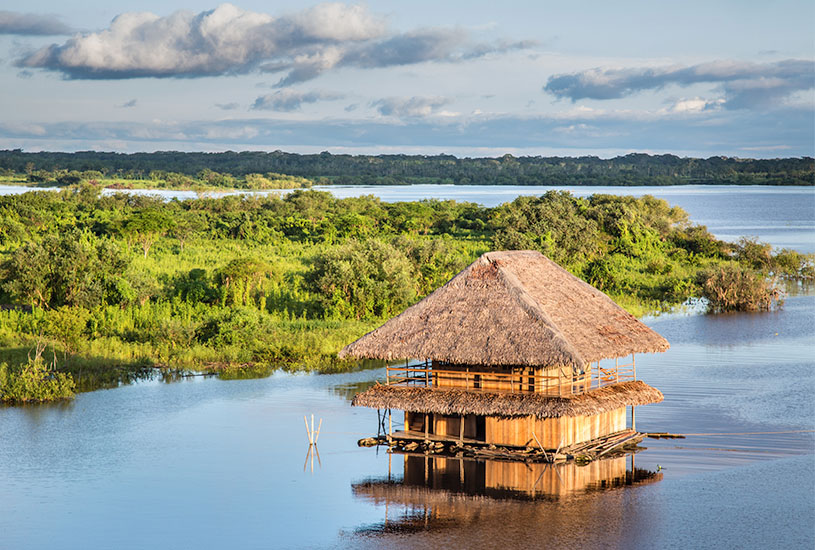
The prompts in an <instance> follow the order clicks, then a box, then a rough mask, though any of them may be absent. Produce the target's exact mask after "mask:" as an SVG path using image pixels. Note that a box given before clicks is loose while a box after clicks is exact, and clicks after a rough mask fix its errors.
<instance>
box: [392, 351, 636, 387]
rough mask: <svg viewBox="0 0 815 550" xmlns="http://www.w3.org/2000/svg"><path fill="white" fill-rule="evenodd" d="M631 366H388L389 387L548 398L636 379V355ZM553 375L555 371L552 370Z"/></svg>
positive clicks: (415, 364)
mask: <svg viewBox="0 0 815 550" xmlns="http://www.w3.org/2000/svg"><path fill="white" fill-rule="evenodd" d="M631 359H632V360H631V363H629V364H624V365H620V364H616V363H615V365H613V366H611V367H601V366H600V364H599V363H592V364H591V365H587V366H586V369H585V372H584V373H583V374H574V373H573V372H572V369H571V368H570V367H563V368H561V369H558V370H557V371H556V373H557V374H535V373H523V372H518V371H516V372H511V373H510V372H485V371H479V370H471V369H467V368H464V369H456V370H452V369H445V368H443V367H442V368H440V367H433V366H431V365H430V364H429V363H426V362H423V363H414V364H409V363H406V364H405V366H403V367H400V366H388V367H387V369H386V375H387V384H388V385H397V386H415V387H428V388H459V389H466V390H473V391H489V392H508V393H540V394H545V395H560V396H563V395H579V394H582V393H586V392H588V391H591V390H593V389H597V388H601V387H603V386H609V385H612V384H619V383H621V382H627V381H631V380H636V377H637V376H636V375H637V373H636V365H635V363H634V358H633V356H632V358H631ZM548 371H549V372H550V373H551V372H552V369H548Z"/></svg>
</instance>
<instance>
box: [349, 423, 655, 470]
mask: <svg viewBox="0 0 815 550" xmlns="http://www.w3.org/2000/svg"><path fill="white" fill-rule="evenodd" d="M645 435H646V434H642V433H639V432H636V431H634V430H624V431H621V432H616V433H613V434H610V435H607V436H604V437H600V438H597V439H593V440H591V441H586V442H584V443H579V444H577V445H572V446H570V447H565V448H562V449H543V448H535V447H504V446H497V445H494V444H486V443H484V444H479V443H474V442H471V441H468V442H454V441H432V440H417V439H415V438H400V437H398V436H396V435H395V436H394V437H393V439H392V440H391V441H390V442H389V441H388V438H387V437H385V436H379V437H366V438H363V439H360V440H359V442H358V445H359V446H360V447H371V446H374V445H388V446H389V447H390V451H391V452H399V453H406V454H414V453H417V454H419V453H421V454H425V455H435V454H438V455H444V456H456V457H467V458H481V459H489V460H509V461H523V462H550V463H552V462H567V461H570V460H575V461H576V462H578V463H587V462H591V461H592V460H595V459H598V458H600V457H603V456H606V455H610V454H614V453H625V452H636V450H637V449H636V444H637V443H639V442H641V441H642V440H643V439H644V438H645Z"/></svg>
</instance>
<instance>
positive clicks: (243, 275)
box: [216, 258, 269, 305]
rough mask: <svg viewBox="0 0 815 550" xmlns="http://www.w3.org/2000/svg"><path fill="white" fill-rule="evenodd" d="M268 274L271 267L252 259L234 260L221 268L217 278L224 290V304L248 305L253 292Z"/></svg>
mask: <svg viewBox="0 0 815 550" xmlns="http://www.w3.org/2000/svg"><path fill="white" fill-rule="evenodd" d="M268 273H269V266H268V265H266V264H265V263H264V262H261V261H260V260H255V259H252V258H239V259H237V260H232V261H231V262H229V263H228V264H226V266H224V267H223V268H221V269H220V270H219V271H218V274H217V276H216V279H217V281H218V283H219V284H220V285H221V286H222V288H223V294H222V296H223V298H222V301H223V303H224V304H226V303H228V302H231V303H233V304H235V303H239V304H243V305H247V304H248V303H249V302H250V300H251V298H252V293H253V291H254V290H255V289H256V288H257V287H258V286H259V285H260V282H261V281H262V280H263V278H264V277H266V275H267V274H268Z"/></svg>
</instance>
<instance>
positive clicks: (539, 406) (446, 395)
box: [351, 380, 663, 418]
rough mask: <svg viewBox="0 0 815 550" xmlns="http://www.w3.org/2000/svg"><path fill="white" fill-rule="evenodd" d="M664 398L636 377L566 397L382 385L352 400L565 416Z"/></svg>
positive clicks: (428, 409) (454, 411)
mask: <svg viewBox="0 0 815 550" xmlns="http://www.w3.org/2000/svg"><path fill="white" fill-rule="evenodd" d="M662 399H663V396H662V392H660V391H659V390H658V389H656V388H652V387H651V386H649V385H648V384H646V383H645V382H642V381H641V380H635V381H632V382H623V383H621V384H614V385H611V386H605V387H602V388H599V389H596V390H592V391H590V392H587V393H584V394H581V395H573V396H572V395H569V396H564V397H558V396H549V395H544V394H540V393H523V394H522V393H499V392H489V391H472V390H463V389H455V388H449V389H448V388H426V387H405V386H385V385H376V386H373V387H372V388H369V389H368V390H366V391H364V392H362V393H360V394H357V395H356V397H354V399H353V401H351V404H352V405H353V406H355V407H371V408H374V409H399V410H403V411H412V412H421V413H436V414H445V415H464V414H477V415H483V416H502V417H518V416H536V417H538V418H559V417H561V416H583V415H593V414H599V413H603V412H607V411H612V410H615V409H619V408H620V407H626V406H629V405H647V404H649V403H659V402H660V401H662Z"/></svg>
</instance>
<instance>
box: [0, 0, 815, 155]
mask: <svg viewBox="0 0 815 550" xmlns="http://www.w3.org/2000/svg"><path fill="white" fill-rule="evenodd" d="M69 4H81V5H79V6H77V5H69ZM0 82H1V83H2V84H0V148H3V149H17V148H21V149H23V150H26V151H40V150H48V151H79V150H100V151H120V152H135V151H158V150H175V151H226V150H232V151H244V150H265V151H274V150H278V149H279V150H283V151H291V152H298V153H313V152H321V151H330V152H332V153H337V154H339V153H352V154H380V153H408V154H439V153H446V154H453V155H457V156H470V157H475V156H501V155H503V154H505V153H510V154H514V155H518V156H520V155H543V156H580V155H596V156H600V157H603V158H607V157H613V156H616V155H621V154H627V153H630V152H643V153H654V154H656V153H673V154H676V155H679V156H693V157H710V156H716V155H723V156H733V157H743V158H747V157H750V158H776V157H799V156H813V155H815V2H812V1H811V0H804V1H792V0H790V1H783V0H782V1H777V2H766V0H762V1H754V0H738V1H735V0H734V1H731V0H718V1H717V0H706V1H698V0H683V1H682V2H666V1H659V0H649V1H642V2H640V1H624V0H623V1H621V2H608V1H607V0H605V1H596V2H595V1H569V2H566V1H560V2H551V1H545V0H538V1H513V0H506V1H504V2H494V1H492V2H485V1H480V0H469V1H467V2H459V1H453V0H447V1H439V0H435V1H427V0H413V1H411V2H405V1H404V0H401V1H397V0H378V1H377V0H371V1H369V2H367V3H360V4H351V3H323V4H319V3H305V2H295V1H291V0H280V1H269V0H267V1H259V0H235V2H234V3H222V4H217V3H206V2H200V1H197V0H164V1H161V2H159V1H156V0H139V1H136V0H119V1H117V0H105V1H102V0H83V2H81V3H66V2H59V1H56V0H27V1H26V2H21V1H15V0H11V1H9V2H7V3H4V5H3V6H2V7H1V9H0Z"/></svg>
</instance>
